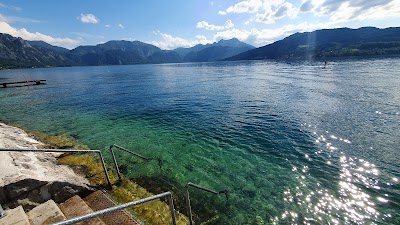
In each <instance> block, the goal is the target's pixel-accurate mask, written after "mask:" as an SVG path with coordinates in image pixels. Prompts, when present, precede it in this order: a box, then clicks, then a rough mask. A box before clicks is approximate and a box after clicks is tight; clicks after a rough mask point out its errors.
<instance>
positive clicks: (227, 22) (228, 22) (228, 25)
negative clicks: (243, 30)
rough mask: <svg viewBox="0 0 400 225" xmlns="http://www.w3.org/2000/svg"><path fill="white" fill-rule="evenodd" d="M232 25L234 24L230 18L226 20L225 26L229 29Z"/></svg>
mask: <svg viewBox="0 0 400 225" xmlns="http://www.w3.org/2000/svg"><path fill="white" fill-rule="evenodd" d="M233 26H235V24H233V22H232V20H227V21H226V22H225V28H227V29H229V28H232V27H233Z"/></svg>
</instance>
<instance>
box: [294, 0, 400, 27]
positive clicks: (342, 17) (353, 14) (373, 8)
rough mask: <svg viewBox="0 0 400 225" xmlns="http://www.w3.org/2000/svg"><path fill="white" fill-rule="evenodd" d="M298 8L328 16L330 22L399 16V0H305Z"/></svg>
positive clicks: (317, 14) (319, 15)
mask: <svg viewBox="0 0 400 225" xmlns="http://www.w3.org/2000/svg"><path fill="white" fill-rule="evenodd" d="M299 10H300V11H301V12H311V13H313V14H314V16H318V17H325V16H326V17H328V18H329V20H330V21H331V22H336V23H340V22H349V21H352V20H357V21H363V20H368V19H373V20H378V19H388V18H399V17H400V1H394V0H374V1H371V0H357V1H352V0H341V1H332V0H324V1H318V0H306V1H304V2H303V3H302V5H301V6H300V8H299Z"/></svg>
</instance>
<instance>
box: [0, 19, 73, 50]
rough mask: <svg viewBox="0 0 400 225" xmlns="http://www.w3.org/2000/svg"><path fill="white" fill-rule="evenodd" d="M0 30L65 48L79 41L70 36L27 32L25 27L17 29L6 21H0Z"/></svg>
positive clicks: (71, 46)
mask: <svg viewBox="0 0 400 225" xmlns="http://www.w3.org/2000/svg"><path fill="white" fill-rule="evenodd" d="M0 30H1V32H2V33H6V34H10V35H12V36H14V37H21V38H22V39H25V40H29V41H45V42H47V43H49V44H52V45H56V46H62V47H65V48H70V49H71V48H73V47H76V46H77V45H78V44H79V41H77V40H74V39H70V38H54V37H51V36H49V35H45V34H42V33H39V32H35V33H32V32H29V31H27V30H26V29H25V28H21V29H17V28H14V27H12V26H10V25H9V24H8V23H6V22H0Z"/></svg>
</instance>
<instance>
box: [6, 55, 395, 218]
mask: <svg viewBox="0 0 400 225" xmlns="http://www.w3.org/2000/svg"><path fill="white" fill-rule="evenodd" d="M320 64H321V63H298V62H291V63H283V62H226V63H199V64H170V65H136V66H110V67H80V68H48V69H28V70H10V71H0V80H1V81H3V80H4V82H5V81H7V80H10V79H11V78H12V79H15V80H24V79H36V78H38V79H39V78H40V79H47V80H48V85H44V86H31V87H24V88H9V89H0V105H1V107H0V119H1V120H4V121H8V122H15V123H18V124H20V125H22V126H24V127H27V128H29V129H32V130H39V131H43V132H47V133H49V134H62V133H67V134H70V135H72V136H74V137H76V138H77V139H78V140H79V141H80V142H82V143H84V144H87V145H89V146H90V147H91V148H93V149H106V148H107V146H109V145H110V144H112V143H116V144H119V145H121V146H124V147H127V148H129V149H132V150H134V151H136V152H138V153H140V154H143V155H146V156H154V157H160V158H161V159H162V162H163V164H162V169H161V170H160V169H159V167H158V165H157V164H156V163H155V162H150V163H145V162H141V161H139V160H136V159H132V158H130V157H129V156H127V155H124V154H119V155H118V158H119V159H120V160H122V162H123V164H124V166H123V167H124V170H125V172H127V173H128V174H129V175H130V176H131V177H133V178H135V179H136V180H137V181H138V182H139V183H142V184H143V185H146V186H148V188H150V189H154V190H156V189H155V186H156V185H154V184H158V185H159V186H162V187H163V188H169V189H173V190H174V192H175V193H176V194H177V195H180V194H182V193H183V186H184V185H185V184H186V182H189V181H191V182H193V183H197V184H200V185H203V186H206V187H210V188H213V189H216V190H221V189H224V188H227V189H229V191H230V196H229V201H228V203H226V202H225V200H224V197H223V196H220V197H218V198H216V197H215V196H210V195H208V194H205V193H200V192H198V191H195V190H192V191H191V193H193V198H194V199H196V200H195V201H194V206H195V209H194V211H195V212H197V214H198V215H199V216H200V217H201V218H197V221H203V220H207V219H209V218H210V217H212V216H213V215H214V212H212V210H218V212H219V213H218V214H219V215H220V219H219V220H218V221H217V222H216V224H255V223H256V218H257V217H258V218H261V219H262V220H264V221H265V222H267V221H276V222H278V223H311V224H319V223H324V224H328V223H331V224H336V223H358V224H365V223H369V224H373V223H377V224H381V223H389V224H390V223H391V224H395V223H399V221H400V184H399V179H400V154H399V144H400V132H399V131H398V129H399V127H400V120H399V118H400V115H399V113H400V73H399V72H398V68H400V60H399V59H384V60H359V61H353V60H350V61H336V62H331V63H329V65H328V67H327V69H322V68H321V66H320ZM181 200H182V199H181ZM204 207H205V208H207V209H208V210H207V211H205V210H203V208H204ZM181 210H184V209H181Z"/></svg>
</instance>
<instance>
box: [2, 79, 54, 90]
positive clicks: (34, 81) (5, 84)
mask: <svg viewBox="0 0 400 225" xmlns="http://www.w3.org/2000/svg"><path fill="white" fill-rule="evenodd" d="M46 82H47V80H24V81H13V82H3V83H0V86H2V87H3V88H7V87H24V86H30V85H41V84H46ZM14 84H25V85H20V86H13V85H14ZM9 85H12V86H9Z"/></svg>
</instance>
